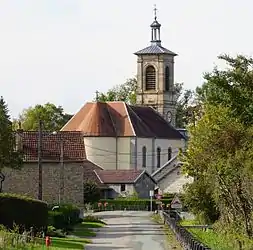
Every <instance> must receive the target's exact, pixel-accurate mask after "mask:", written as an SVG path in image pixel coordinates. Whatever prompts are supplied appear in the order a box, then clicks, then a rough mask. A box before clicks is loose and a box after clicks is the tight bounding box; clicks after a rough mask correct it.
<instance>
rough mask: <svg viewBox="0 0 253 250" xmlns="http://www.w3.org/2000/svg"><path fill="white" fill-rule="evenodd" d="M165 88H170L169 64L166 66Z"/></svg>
mask: <svg viewBox="0 0 253 250" xmlns="http://www.w3.org/2000/svg"><path fill="white" fill-rule="evenodd" d="M165 90H166V91H168V90H170V68H169V67H168V66H167V67H166V68H165Z"/></svg>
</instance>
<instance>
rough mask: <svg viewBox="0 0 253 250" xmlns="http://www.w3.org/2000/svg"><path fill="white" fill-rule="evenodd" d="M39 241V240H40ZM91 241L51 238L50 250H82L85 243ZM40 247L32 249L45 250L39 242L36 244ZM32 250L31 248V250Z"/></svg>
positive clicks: (41, 242) (42, 243)
mask: <svg viewBox="0 0 253 250" xmlns="http://www.w3.org/2000/svg"><path fill="white" fill-rule="evenodd" d="M40 240H41V239H40ZM90 242H91V241H90V240H88V239H83V238H56V237H53V238H52V244H51V247H50V249H52V250H54V249H55V250H63V249H84V246H85V243H90ZM38 243H39V244H40V246H36V247H35V248H34V249H36V250H37V249H46V247H45V246H44V242H43V241H42V240H41V241H40V242H38ZM31 249H33V248H31Z"/></svg>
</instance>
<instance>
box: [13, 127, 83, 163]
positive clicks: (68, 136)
mask: <svg viewBox="0 0 253 250" xmlns="http://www.w3.org/2000/svg"><path fill="white" fill-rule="evenodd" d="M16 133H17V136H20V138H21V141H22V148H23V153H24V161H25V162H34V161H38V132H36V131H23V132H22V131H19V132H16ZM61 141H62V142H63V156H64V157H63V158H64V161H73V162H79V161H80V162H82V161H84V160H85V159H86V154H85V146H84V141H83V135H82V133H81V132H78V131H69V132H58V133H57V134H52V133H51V132H43V133H42V160H43V161H53V162H55V161H57V162H59V161H60V153H61V152H60V151H61V150H60V148H61V146H60V145H61Z"/></svg>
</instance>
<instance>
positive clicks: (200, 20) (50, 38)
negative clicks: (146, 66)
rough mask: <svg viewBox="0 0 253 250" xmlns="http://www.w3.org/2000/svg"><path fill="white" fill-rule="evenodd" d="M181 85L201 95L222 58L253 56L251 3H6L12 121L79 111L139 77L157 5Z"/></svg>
mask: <svg viewBox="0 0 253 250" xmlns="http://www.w3.org/2000/svg"><path fill="white" fill-rule="evenodd" d="M154 3H156V5H157V8H158V21H159V22H160V23H161V24H162V30H161V38H162V44H163V46H164V47H166V48H167V49H169V50H172V51H174V52H176V53H178V54H179V56H178V57H177V58H176V60H175V81H177V82H184V83H185V86H186V87H187V88H192V89H194V88H195V87H196V86H197V85H201V84H202V81H203V79H202V75H203V72H205V71H209V70H211V69H212V68H213V66H214V64H216V63H217V59H216V58H217V55H218V54H220V53H223V52H224V53H230V54H232V55H235V54H238V53H243V54H246V55H250V56H251V55H252V52H253V34H252V23H253V15H252V10H253V1H252V0H240V1H238V0H205V1H203V0H176V1H170V0H156V2H154V0H152V1H151V0H138V1H136V0H127V1H123V0H107V1H105V0H0V69H1V70H0V87H1V91H0V95H3V96H4V98H5V100H6V101H7V103H8V105H9V109H10V112H11V115H12V116H13V117H17V116H18V114H19V113H20V112H21V111H22V110H23V109H24V108H27V107H29V106H31V105H35V104H43V103H45V102H52V103H54V104H56V105H61V106H63V108H64V109H65V111H66V112H70V113H75V112H76V111H77V110H78V109H79V108H80V107H81V106H82V105H83V104H84V103H85V102H87V101H90V100H92V99H93V98H94V96H95V91H96V90H99V91H106V90H107V89H108V88H110V87H112V86H114V85H115V84H121V83H123V82H124V81H125V80H126V79H127V78H130V77H132V76H134V75H135V74H136V57H135V55H133V53H134V52H136V51H138V50H139V49H142V48H144V47H146V46H148V45H149V41H150V33H151V32H150V27H149V25H150V24H151V22H152V21H153V5H154Z"/></svg>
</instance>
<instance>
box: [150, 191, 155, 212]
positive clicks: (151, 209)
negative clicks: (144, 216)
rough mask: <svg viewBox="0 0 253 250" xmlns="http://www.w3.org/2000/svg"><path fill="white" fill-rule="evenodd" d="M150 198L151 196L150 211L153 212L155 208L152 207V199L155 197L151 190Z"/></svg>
mask: <svg viewBox="0 0 253 250" xmlns="http://www.w3.org/2000/svg"><path fill="white" fill-rule="evenodd" d="M149 196H150V211H151V212H152V211H153V207H152V205H153V200H152V198H153V196H154V190H150V191H149Z"/></svg>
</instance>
